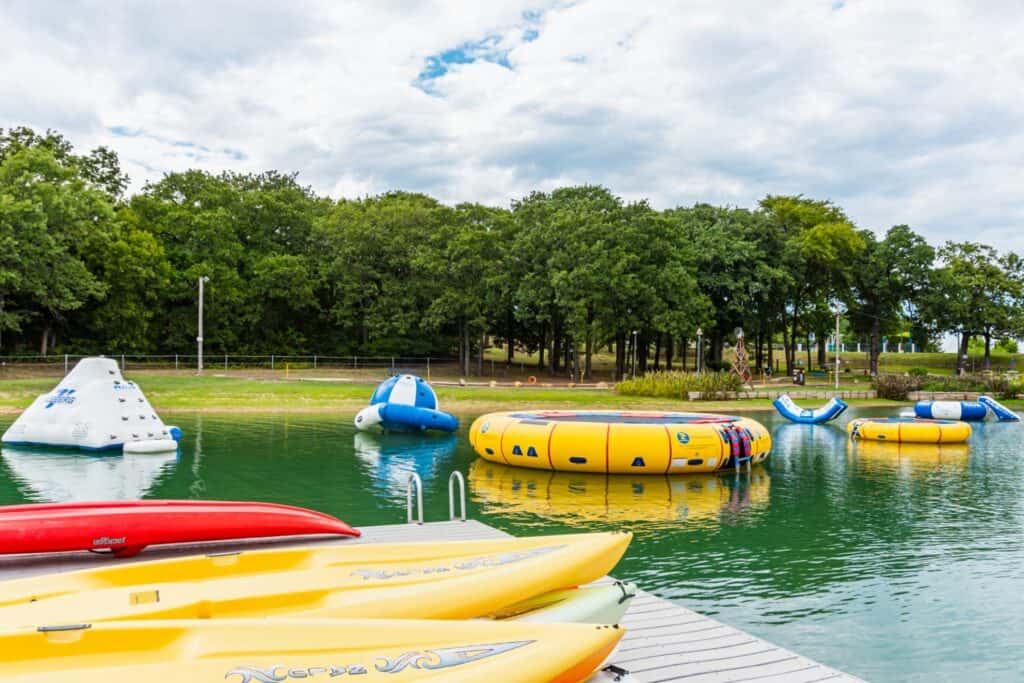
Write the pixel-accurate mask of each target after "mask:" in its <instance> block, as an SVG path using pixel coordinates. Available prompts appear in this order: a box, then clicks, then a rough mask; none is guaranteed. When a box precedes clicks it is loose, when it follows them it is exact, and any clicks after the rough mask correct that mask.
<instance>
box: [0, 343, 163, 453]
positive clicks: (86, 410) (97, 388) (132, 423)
mask: <svg viewBox="0 0 1024 683" xmlns="http://www.w3.org/2000/svg"><path fill="white" fill-rule="evenodd" d="M180 439H181V430H180V429H178V428H177V427H171V426H168V425H165V424H164V423H163V421H162V420H161V419H160V418H159V417H157V415H156V412H154V411H153V406H151V405H149V401H147V400H146V397H145V396H143V394H142V390H141V389H139V386H138V385H137V384H135V382H128V381H126V380H125V379H124V378H123V377H121V371H120V369H119V368H118V367H117V363H116V362H115V361H113V360H111V359H110V358H83V359H82V360H80V361H79V362H78V365H76V366H75V367H74V369H73V370H71V372H69V373H68V374H67V376H66V377H65V378H64V379H63V380H62V381H61V383H60V384H58V385H57V387H56V388H55V389H54V390H53V391H52V392H50V393H49V394H43V395H42V396H40V397H39V398H37V399H36V400H35V401H34V402H33V403H32V405H31V406H29V407H28V409H26V410H25V412H23V413H22V414H21V415H20V416H19V417H18V419H17V420H15V421H14V424H12V425H11V426H10V428H8V430H7V431H6V432H4V435H3V437H2V438H0V440H2V441H3V443H5V444H14V445H22V446H59V447H62V448H82V449H85V450H90V451H106V450H120V449H123V450H124V451H125V452H126V453H159V452H166V451H173V450H176V449H177V447H178V443H177V442H178V441H179V440H180Z"/></svg>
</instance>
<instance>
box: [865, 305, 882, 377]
mask: <svg viewBox="0 0 1024 683" xmlns="http://www.w3.org/2000/svg"><path fill="white" fill-rule="evenodd" d="M881 340H882V323H881V322H880V321H879V320H878V318H875V319H874V320H872V322H871V334H870V335H869V337H868V372H870V373H871V376H872V377H876V376H877V375H878V350H879V348H880V344H881Z"/></svg>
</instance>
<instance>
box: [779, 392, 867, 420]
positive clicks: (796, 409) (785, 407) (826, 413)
mask: <svg viewBox="0 0 1024 683" xmlns="http://www.w3.org/2000/svg"><path fill="white" fill-rule="evenodd" d="M772 405H773V406H775V409H776V410H777V411H779V415H782V417H784V418H786V419H787V420H791V421H792V422H796V423H799V424H806V425H816V424H822V423H823V422H831V421H832V420H834V419H836V418H837V417H839V416H840V415H842V414H843V411H845V410H846V409H847V408H848V407H849V406H848V405H847V404H846V402H845V401H843V400H842V399H840V398H830V399H829V400H828V403H826V404H825V405H823V406H822V407H820V408H817V409H815V410H806V409H804V408H801V407H800V406H798V405H797V404H796V403H795V402H794V401H793V399H791V398H790V397H789V396H788V395H787V394H783V395H782V396H779V397H778V398H777V399H775V400H774V401H772Z"/></svg>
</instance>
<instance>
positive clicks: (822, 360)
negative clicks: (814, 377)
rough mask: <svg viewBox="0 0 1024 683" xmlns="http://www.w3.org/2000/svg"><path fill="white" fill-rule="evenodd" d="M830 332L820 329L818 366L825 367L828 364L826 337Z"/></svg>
mask: <svg viewBox="0 0 1024 683" xmlns="http://www.w3.org/2000/svg"><path fill="white" fill-rule="evenodd" d="M827 335H828V332H822V331H820V330H819V331H818V367H819V368H823V367H825V366H826V365H828V357H827V356H826V354H825V346H826V344H825V339H826V338H827Z"/></svg>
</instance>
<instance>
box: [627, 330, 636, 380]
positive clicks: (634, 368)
mask: <svg viewBox="0 0 1024 683" xmlns="http://www.w3.org/2000/svg"><path fill="white" fill-rule="evenodd" d="M636 359H637V350H636V330H633V358H632V361H631V362H632V366H633V369H632V370H631V371H630V373H629V375H630V377H636Z"/></svg>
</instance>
